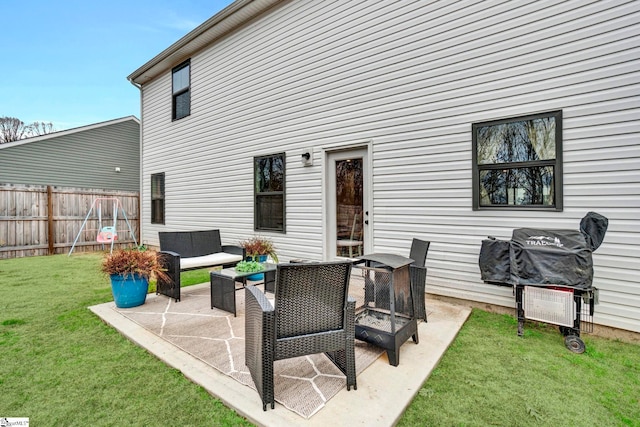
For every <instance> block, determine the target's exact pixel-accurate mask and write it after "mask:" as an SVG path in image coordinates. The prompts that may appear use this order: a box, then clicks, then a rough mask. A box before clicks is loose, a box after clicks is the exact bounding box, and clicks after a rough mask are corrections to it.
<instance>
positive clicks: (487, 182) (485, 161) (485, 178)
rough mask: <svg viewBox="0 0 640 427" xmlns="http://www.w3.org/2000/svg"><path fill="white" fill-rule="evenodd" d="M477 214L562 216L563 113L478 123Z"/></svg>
mask: <svg viewBox="0 0 640 427" xmlns="http://www.w3.org/2000/svg"><path fill="white" fill-rule="evenodd" d="M472 132H473V208H474V210H478V209H505V208H506V209H547V210H557V211H560V210H562V111H553V112H549V113H543V114H536V115H531V116H523V117H514V118H510V119H505V120H496V121H491V122H483V123H475V124H473V125H472Z"/></svg>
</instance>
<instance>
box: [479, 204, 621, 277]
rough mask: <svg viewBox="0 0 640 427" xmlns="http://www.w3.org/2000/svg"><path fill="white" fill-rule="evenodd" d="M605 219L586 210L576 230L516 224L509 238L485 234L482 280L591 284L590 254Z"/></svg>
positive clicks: (604, 228) (600, 236)
mask: <svg viewBox="0 0 640 427" xmlns="http://www.w3.org/2000/svg"><path fill="white" fill-rule="evenodd" d="M608 223H609V221H608V220H607V218H605V217H604V216H602V215H599V214H597V213H595V212H589V213H588V214H587V215H586V216H585V217H584V218H582V221H581V222H580V231H575V230H542V229H536V228H518V229H515V230H513V234H512V236H511V240H510V241H506V240H496V239H495V238H489V239H486V240H483V241H482V247H481V249H480V258H479V260H478V263H479V265H480V274H481V277H482V280H483V281H485V282H487V283H491V284H498V285H507V286H510V285H517V284H520V285H564V286H573V287H578V288H588V287H591V284H592V282H593V260H592V257H591V254H592V252H593V251H595V250H596V249H597V248H598V247H599V246H600V244H601V243H602V241H603V240H604V235H605V233H606V231H607V226H608Z"/></svg>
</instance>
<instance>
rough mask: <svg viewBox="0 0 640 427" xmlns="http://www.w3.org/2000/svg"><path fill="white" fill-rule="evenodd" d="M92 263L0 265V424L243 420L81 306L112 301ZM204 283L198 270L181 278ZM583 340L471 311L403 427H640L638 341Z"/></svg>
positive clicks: (57, 259) (89, 259) (43, 260)
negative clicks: (567, 343)
mask: <svg viewBox="0 0 640 427" xmlns="http://www.w3.org/2000/svg"><path fill="white" fill-rule="evenodd" d="M100 259H101V255H100V254H88V255H84V254H75V255H73V256H72V257H67V256H66V255H57V256H50V257H33V258H20V259H12V260H0V290H1V292H2V294H1V295H2V299H1V300H0V362H1V363H0V387H1V389H2V393H0V417H29V418H30V421H31V423H32V425H37V426H111V425H117V424H125V425H133V426H165V425H176V426H205V425H206V426H211V425H213V426H236V425H249V423H247V422H246V421H245V420H244V419H242V418H241V417H239V416H238V415H236V414H235V412H234V411H233V410H230V409H228V408H226V407H225V406H224V405H222V404H221V403H220V402H219V401H218V400H217V399H215V398H214V397H212V396H210V395H209V394H208V393H207V392H206V391H205V390H204V389H203V388H201V387H200V386H197V385H195V384H193V383H191V382H190V381H189V380H187V379H186V378H185V377H184V376H183V375H182V374H181V373H180V372H179V371H177V370H175V369H173V368H170V367H168V366H166V365H165V364H164V363H162V362H161V361H160V360H158V359H157V358H156V357H155V356H153V355H151V354H149V353H147V352H146V351H145V350H143V349H141V348H139V347H138V346H136V345H135V344H132V343H131V342H129V341H128V340H127V339H125V338H123V337H122V336H121V335H120V334H119V333H117V332H116V331H115V330H114V329H112V328H111V327H109V326H107V325H106V324H104V323H102V321H101V320H100V319H99V318H97V317H96V316H95V315H94V314H93V313H91V312H90V311H89V310H88V309H87V307H88V306H91V305H94V304H99V303H102V302H106V301H110V300H112V297H111V291H110V287H109V281H108V278H106V277H105V276H103V275H102V274H101V273H100V271H99V263H100ZM207 280H208V274H207V272H206V271H195V272H190V273H189V274H184V275H183V278H182V281H183V283H184V284H185V285H187V284H193V283H202V282H205V281H207ZM596 310H597V307H596ZM585 342H586V345H587V351H586V352H585V353H584V354H582V355H576V354H573V353H571V352H569V351H567V350H566V349H565V348H564V345H563V343H562V337H561V336H560V334H559V333H558V332H557V328H553V327H549V326H544V325H543V326H535V325H531V324H527V325H526V328H525V337H524V338H519V337H518V336H517V334H516V321H515V320H514V319H513V318H511V317H509V316H503V315H496V314H490V313H486V312H483V311H478V310H474V311H473V313H472V315H471V317H470V318H469V320H468V321H467V323H466V324H465V326H464V327H463V328H462V330H461V332H460V334H459V336H458V337H457V339H456V340H455V342H454V343H453V345H452V346H451V347H450V349H449V350H448V352H447V353H446V354H445V356H444V358H443V359H442V361H441V362H440V364H439V366H438V367H437V368H436V370H435V371H434V372H433V374H432V376H431V378H430V379H429V380H428V381H427V382H426V383H425V384H424V385H423V388H422V389H421V390H420V391H419V392H418V396H417V397H416V399H415V400H414V401H413V402H412V404H411V405H410V406H409V408H408V409H407V411H406V412H405V415H404V417H403V418H402V419H401V420H400V422H399V425H401V426H416V425H420V426H424V425H433V426H443V425H444V426H450V425H451V426H453V425H456V426H457V425H464V426H475V425H478V426H484V425H501V426H528V425H532V426H534V425H535V426H540V425H553V426H566V425H597V426H605V425H612V426H618V425H619V426H624V425H636V426H640V346H638V345H632V344H626V343H621V342H616V341H611V340H606V339H601V338H596V337H590V336H588V335H586V336H585ZM420 345H428V342H427V341H426V340H425V341H422V340H421V343H420ZM336 425H340V422H339V420H336Z"/></svg>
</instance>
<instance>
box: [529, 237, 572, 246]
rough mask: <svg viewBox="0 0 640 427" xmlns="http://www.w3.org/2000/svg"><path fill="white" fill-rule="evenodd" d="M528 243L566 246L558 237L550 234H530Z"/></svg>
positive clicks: (532, 244)
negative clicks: (549, 235)
mask: <svg viewBox="0 0 640 427" xmlns="http://www.w3.org/2000/svg"><path fill="white" fill-rule="evenodd" d="M526 243H527V245H531V246H557V247H559V248H561V247H563V246H564V245H563V244H562V243H561V242H560V239H558V238H557V237H548V236H530V237H529V238H528V239H527V240H526Z"/></svg>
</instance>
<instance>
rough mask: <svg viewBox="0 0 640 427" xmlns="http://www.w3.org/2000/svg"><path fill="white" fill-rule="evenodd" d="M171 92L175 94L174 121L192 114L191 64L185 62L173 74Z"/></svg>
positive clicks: (172, 114)
mask: <svg viewBox="0 0 640 427" xmlns="http://www.w3.org/2000/svg"><path fill="white" fill-rule="evenodd" d="M171 88H172V89H171V91H172V94H173V107H172V108H173V111H172V113H171V116H172V119H173V120H178V119H181V118H183V117H186V116H188V115H189V114H191V62H190V61H185V62H183V63H182V64H180V65H178V66H177V67H175V68H174V69H173V71H172V72H171Z"/></svg>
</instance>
